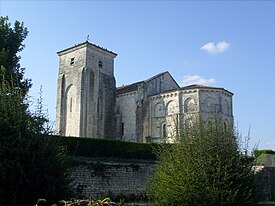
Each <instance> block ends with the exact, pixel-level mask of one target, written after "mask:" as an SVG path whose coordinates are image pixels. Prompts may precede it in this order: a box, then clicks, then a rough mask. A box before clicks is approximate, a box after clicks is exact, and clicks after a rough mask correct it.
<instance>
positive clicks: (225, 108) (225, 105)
mask: <svg viewBox="0 0 275 206" xmlns="http://www.w3.org/2000/svg"><path fill="white" fill-rule="evenodd" d="M222 113H223V114H225V115H229V105H228V102H227V101H226V100H225V99H224V100H223V101H222Z"/></svg>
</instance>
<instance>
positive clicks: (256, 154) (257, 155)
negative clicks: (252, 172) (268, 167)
mask: <svg viewBox="0 0 275 206" xmlns="http://www.w3.org/2000/svg"><path fill="white" fill-rule="evenodd" d="M261 154H275V151H273V150H255V151H254V156H255V158H258V157H259V156H260V155H261Z"/></svg>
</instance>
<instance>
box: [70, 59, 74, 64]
mask: <svg viewBox="0 0 275 206" xmlns="http://www.w3.org/2000/svg"><path fill="white" fill-rule="evenodd" d="M70 64H71V66H72V65H74V57H73V58H71V63H70Z"/></svg>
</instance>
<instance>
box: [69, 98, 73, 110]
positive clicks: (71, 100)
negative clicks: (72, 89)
mask: <svg viewBox="0 0 275 206" xmlns="http://www.w3.org/2000/svg"><path fill="white" fill-rule="evenodd" d="M72 108H73V98H71V99H70V112H72Z"/></svg>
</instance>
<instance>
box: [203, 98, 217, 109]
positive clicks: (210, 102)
mask: <svg viewBox="0 0 275 206" xmlns="http://www.w3.org/2000/svg"><path fill="white" fill-rule="evenodd" d="M205 104H206V108H205V109H206V112H214V110H215V108H214V107H215V105H214V101H213V99H212V98H211V97H208V98H207V99H206V100H205Z"/></svg>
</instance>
